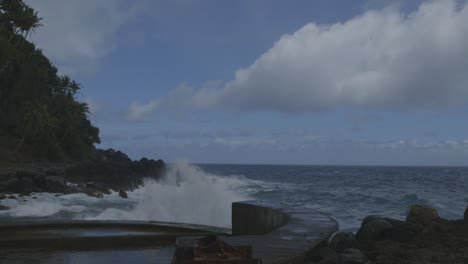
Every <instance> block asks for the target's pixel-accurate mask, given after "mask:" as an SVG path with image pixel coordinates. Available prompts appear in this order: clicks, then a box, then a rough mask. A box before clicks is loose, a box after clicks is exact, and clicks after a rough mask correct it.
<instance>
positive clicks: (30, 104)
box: [0, 0, 99, 162]
mask: <svg viewBox="0 0 468 264" xmlns="http://www.w3.org/2000/svg"><path fill="white" fill-rule="evenodd" d="M40 21H41V18H39V17H38V16H37V12H35V11H34V9H32V8H31V7H29V6H27V5H26V4H24V3H23V2H22V1H21V0H0V159H5V158H8V160H11V161H15V160H20V161H21V160H22V161H26V160H27V161H43V162H44V161H71V160H79V159H83V158H86V157H88V156H89V155H90V154H91V152H92V150H93V149H94V143H99V130H98V129H97V128H96V127H94V126H93V125H92V124H91V122H90V121H89V119H88V117H87V114H88V106H87V105H86V104H85V103H82V102H79V101H78V100H77V99H76V94H77V92H78V91H79V89H80V85H79V84H78V83H76V82H75V81H73V80H71V79H70V78H69V77H67V76H59V75H58V74H57V68H55V67H54V66H53V65H52V63H51V62H50V61H49V60H48V59H47V58H46V57H45V56H44V55H43V54H42V52H41V50H39V49H37V48H36V47H35V45H34V44H33V43H31V42H29V41H28V40H27V39H26V38H27V36H28V35H29V34H30V32H34V30H35V29H36V28H37V27H39V26H41V24H40Z"/></svg>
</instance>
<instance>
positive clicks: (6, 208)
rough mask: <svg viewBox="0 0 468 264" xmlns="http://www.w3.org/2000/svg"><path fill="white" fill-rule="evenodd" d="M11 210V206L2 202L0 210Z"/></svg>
mask: <svg viewBox="0 0 468 264" xmlns="http://www.w3.org/2000/svg"><path fill="white" fill-rule="evenodd" d="M5 210H10V207H8V206H6V205H1V204H0V211H5Z"/></svg>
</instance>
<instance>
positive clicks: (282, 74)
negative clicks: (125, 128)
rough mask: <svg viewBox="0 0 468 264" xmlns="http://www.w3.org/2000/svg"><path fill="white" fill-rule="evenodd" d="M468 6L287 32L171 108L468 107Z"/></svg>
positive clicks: (439, 4)
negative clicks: (226, 77) (230, 75)
mask: <svg viewBox="0 0 468 264" xmlns="http://www.w3.org/2000/svg"><path fill="white" fill-rule="evenodd" d="M466 47H468V6H467V5H466V3H464V4H460V5H457V2H455V1H430V2H425V3H423V4H422V5H421V6H420V7H419V8H418V10H416V11H415V12H413V13H411V14H404V13H403V12H401V11H400V10H398V9H396V8H387V9H383V10H374V11H367V12H365V13H364V14H362V15H361V16H358V17H355V18H353V19H351V20H349V21H347V22H345V23H337V24H332V25H318V24H315V23H309V24H307V25H305V26H303V27H302V28H301V29H299V30H298V31H297V32H295V33H293V34H291V35H284V36H283V37H281V39H280V40H279V41H277V42H276V43H275V44H274V45H273V47H272V48H271V49H269V50H268V51H267V52H265V53H264V54H263V55H261V56H260V57H259V58H258V59H257V60H256V61H255V62H254V63H253V64H252V65H250V66H248V67H246V68H243V69H239V70H238V71H237V72H236V74H235V78H234V79H233V80H231V81H229V82H226V83H225V84H224V85H223V86H221V87H218V88H212V87H210V88H205V87H201V88H198V89H196V88H193V87H189V86H186V85H184V86H181V87H178V88H176V89H174V90H173V91H172V92H170V93H169V95H168V96H167V97H165V98H162V99H161V104H160V109H161V110H165V111H180V110H182V111H205V110H208V111H210V110H225V111H231V110H233V111H277V112H320V111H328V110H334V109H337V108H340V107H353V108H372V109H386V110H389V109H390V110H395V109H401V108H411V107H447V106H451V105H459V104H465V103H468V74H467V71H468V49H467V48H466ZM150 112H151V113H152V112H154V111H148V113H150Z"/></svg>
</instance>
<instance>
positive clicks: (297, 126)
mask: <svg viewBox="0 0 468 264" xmlns="http://www.w3.org/2000/svg"><path fill="white" fill-rule="evenodd" d="M28 2H29V4H30V5H31V6H33V7H34V8H36V9H37V10H38V11H39V15H40V16H42V17H43V24H44V27H42V28H40V29H39V30H37V31H36V33H35V35H33V36H32V37H31V40H32V41H34V42H35V43H37V45H38V47H39V48H41V49H43V51H44V53H45V54H46V55H47V56H48V57H49V58H51V60H52V61H53V63H54V64H55V65H56V66H57V67H58V68H59V71H60V72H61V73H63V74H68V75H70V76H71V77H72V78H74V79H75V80H77V81H78V82H80V83H81V84H82V86H83V88H82V91H81V94H80V99H81V100H83V101H85V102H88V103H89V105H90V109H91V113H90V118H91V119H92V121H93V123H94V124H95V125H97V126H98V127H99V128H100V130H101V139H102V144H101V146H100V147H103V148H108V147H112V148H116V149H120V150H123V151H125V152H126V153H128V154H129V155H130V156H131V157H132V158H135V159H137V158H140V157H142V156H147V157H151V158H162V159H165V160H167V161H176V160H181V159H182V160H188V161H191V162H196V163H262V164H278V163H280V164H342V165H353V164H358V165H376V164H379V165H468V159H467V157H468V125H467V122H466V121H467V116H468V115H467V113H468V107H467V104H468V74H466V73H467V72H468V50H467V49H466V48H465V47H467V46H468V7H467V6H466V2H465V1H458V2H457V1H424V3H423V4H421V1H386V0H373V1H364V0H362V1H335V0H334V1H330V0H322V1H276V0H275V1H273V0H268V1H267V0H257V1H250V0H239V1H215V0H193V1H189V0H172V1H169V0H167V1H163V0H161V1H149V0H142V1H123V0H102V1H91V0H84V1H83V0H70V1H59V0H44V1H28ZM465 75H466V76H465Z"/></svg>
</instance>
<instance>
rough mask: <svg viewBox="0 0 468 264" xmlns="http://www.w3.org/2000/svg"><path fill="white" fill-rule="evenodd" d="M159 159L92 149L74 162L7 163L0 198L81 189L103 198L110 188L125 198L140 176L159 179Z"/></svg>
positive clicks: (1, 174)
mask: <svg viewBox="0 0 468 264" xmlns="http://www.w3.org/2000/svg"><path fill="white" fill-rule="evenodd" d="M165 168H166V165H165V163H164V161H163V160H153V159H147V158H142V159H140V160H131V159H130V158H129V157H128V156H127V155H126V154H124V153H123V152H120V151H115V150H113V149H107V150H100V149H95V150H94V151H93V153H92V155H91V157H89V158H88V159H85V160H82V161H80V162H74V163H38V164H34V163H9V164H3V166H1V167H0V200H1V199H2V198H6V196H9V195H11V194H18V195H24V196H28V195H30V194H31V193H41V192H46V193H62V194H71V193H85V194H87V195H89V196H93V197H97V198H103V194H109V193H110V192H111V191H115V192H119V194H120V196H121V197H122V198H126V191H131V190H134V189H136V188H138V187H139V186H141V185H142V184H143V178H147V177H149V178H153V179H159V178H160V177H161V176H162V174H163V173H164V171H165Z"/></svg>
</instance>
